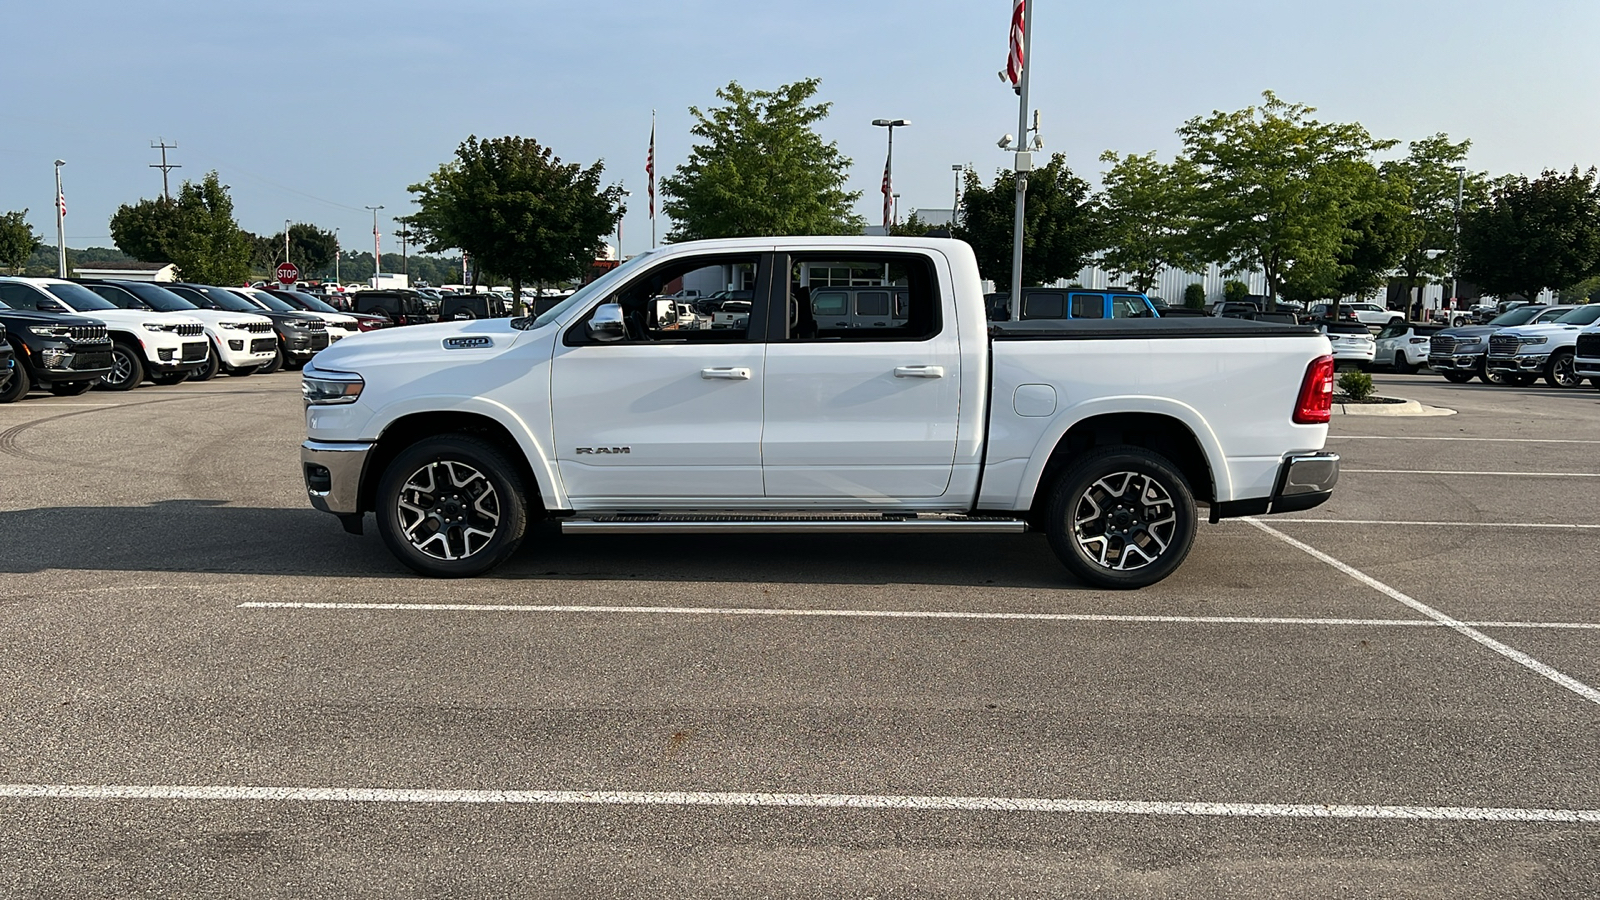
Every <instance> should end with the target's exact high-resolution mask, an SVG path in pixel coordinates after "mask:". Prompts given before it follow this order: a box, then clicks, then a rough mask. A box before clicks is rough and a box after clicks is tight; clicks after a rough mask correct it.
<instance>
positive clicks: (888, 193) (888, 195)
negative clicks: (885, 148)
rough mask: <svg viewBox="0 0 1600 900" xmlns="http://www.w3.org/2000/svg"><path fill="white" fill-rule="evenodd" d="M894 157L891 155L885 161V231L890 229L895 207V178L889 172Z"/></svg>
mask: <svg viewBox="0 0 1600 900" xmlns="http://www.w3.org/2000/svg"><path fill="white" fill-rule="evenodd" d="M893 158H894V157H889V158H888V159H885V160H884V161H883V228H884V230H885V231H888V229H889V216H890V215H891V213H890V210H891V209H893V207H894V199H893V195H894V179H893V177H892V176H891V173H890V172H889V163H890V161H891V160H893Z"/></svg>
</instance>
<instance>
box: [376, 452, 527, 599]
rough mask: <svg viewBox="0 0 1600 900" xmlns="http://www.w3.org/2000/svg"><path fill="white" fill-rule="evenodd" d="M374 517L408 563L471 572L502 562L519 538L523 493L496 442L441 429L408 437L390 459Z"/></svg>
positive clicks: (437, 571)
mask: <svg viewBox="0 0 1600 900" xmlns="http://www.w3.org/2000/svg"><path fill="white" fill-rule="evenodd" d="M441 479H448V480H449V481H450V482H451V483H450V484H448V485H446V484H443V483H442V482H441ZM467 500H470V501H471V502H470V503H467V502H463V501H467ZM377 522H378V533H379V534H381V535H383V542H384V543H385V544H386V545H388V547H389V552H390V553H393V554H394V556H395V559H398V560H399V561H400V562H402V563H404V564H405V565H406V566H407V567H408V568H410V569H411V570H413V571H415V572H417V573H418V574H421V575H428V576H431V577H434V578H470V577H472V576H474V575H482V574H483V573H485V572H487V571H489V570H490V569H493V568H494V567H496V566H498V565H500V564H501V563H502V562H505V561H506V559H507V558H508V557H510V556H511V554H513V553H515V552H516V550H517V547H518V546H520V545H521V543H522V536H523V534H524V533H525V532H526V531H527V527H528V501H527V494H526V490H525V487H524V485H523V479H522V475H521V474H520V472H519V471H518V469H517V467H516V466H515V465H513V464H512V462H511V460H510V459H509V458H508V457H507V456H506V454H505V453H504V452H502V451H501V450H500V449H499V448H498V447H496V446H494V445H493V444H490V443H487V442H485V441H482V440H479V439H477V438H473V437H467V436H465V435H458V434H450V435H441V436H439V437H431V438H425V439H423V440H421V441H418V442H417V443H415V444H412V445H411V446H410V447H407V448H406V449H405V450H402V451H401V452H400V455H399V456H397V457H395V459H394V461H393V462H391V463H389V466H388V468H387V469H385V470H384V472H383V477H382V479H381V480H380V481H379V482H378V496H377ZM408 528H409V529H410V533H409V534H408V533H407V529H408ZM452 557H453V558H452Z"/></svg>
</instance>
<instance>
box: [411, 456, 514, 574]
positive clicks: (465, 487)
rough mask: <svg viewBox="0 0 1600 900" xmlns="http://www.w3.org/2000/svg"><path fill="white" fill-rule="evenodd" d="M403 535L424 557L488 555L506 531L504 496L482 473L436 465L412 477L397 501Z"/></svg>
mask: <svg viewBox="0 0 1600 900" xmlns="http://www.w3.org/2000/svg"><path fill="white" fill-rule="evenodd" d="M396 512H397V514H398V516H397V517H398V520H399V524H400V531H401V533H402V534H403V535H404V537H405V540H406V541H407V542H408V543H410V544H411V546H412V547H413V548H415V549H416V551H417V552H418V553H422V554H424V555H426V556H430V557H432V558H434V559H440V560H459V559H466V558H467V557H469V556H472V555H473V554H475V553H477V552H478V551H480V550H482V549H483V548H484V547H485V546H487V545H488V544H489V542H490V541H492V540H494V536H495V532H496V530H497V529H498V528H499V527H500V496H499V494H498V493H497V492H496V491H495V488H494V485H493V483H491V482H490V481H489V479H488V477H486V476H485V475H484V474H483V473H482V472H480V471H478V470H477V469H475V468H473V467H472V466H469V465H467V464H466V463H463V462H459V461H456V460H449V459H443V460H435V461H433V462H430V463H428V464H427V465H424V466H423V467H422V468H420V469H417V470H416V471H415V472H413V473H411V475H410V477H408V478H407V479H406V481H405V484H404V485H403V486H402V487H401V488H400V495H399V498H398V499H397V501H396Z"/></svg>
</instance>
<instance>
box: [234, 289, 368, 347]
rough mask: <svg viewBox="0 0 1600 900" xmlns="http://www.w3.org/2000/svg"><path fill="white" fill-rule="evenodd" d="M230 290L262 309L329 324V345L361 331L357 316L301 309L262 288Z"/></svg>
mask: <svg viewBox="0 0 1600 900" xmlns="http://www.w3.org/2000/svg"><path fill="white" fill-rule="evenodd" d="M228 290H231V291H233V292H234V293H235V294H238V295H239V296H241V297H243V298H244V299H245V300H248V301H249V302H251V303H254V304H255V305H257V306H259V307H261V308H262V309H270V310H272V311H273V312H301V313H307V314H309V315H313V316H316V317H317V318H319V319H321V320H322V321H324V322H326V323H328V343H330V344H331V343H333V342H334V341H338V340H343V339H344V338H347V337H349V336H350V335H352V334H357V333H359V332H360V331H361V326H360V325H358V324H357V323H356V319H355V316H347V315H345V314H344V313H340V312H331V313H327V312H320V311H318V310H315V309H301V308H300V307H298V306H293V305H291V304H289V303H287V302H285V301H284V300H282V299H280V298H278V297H274V296H272V295H271V294H269V293H267V292H266V291H263V290H261V289H260V288H228Z"/></svg>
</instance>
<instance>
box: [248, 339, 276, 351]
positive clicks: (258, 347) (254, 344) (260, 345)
mask: <svg viewBox="0 0 1600 900" xmlns="http://www.w3.org/2000/svg"><path fill="white" fill-rule="evenodd" d="M277 349H278V339H277V338H256V339H255V340H253V341H251V342H250V352H251V353H272V352H274V351H276V350H277Z"/></svg>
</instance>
